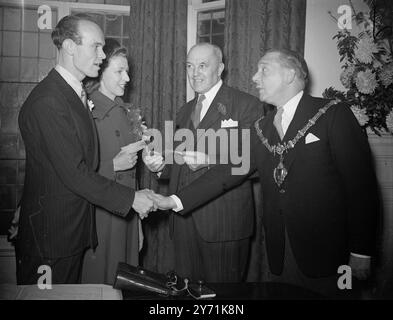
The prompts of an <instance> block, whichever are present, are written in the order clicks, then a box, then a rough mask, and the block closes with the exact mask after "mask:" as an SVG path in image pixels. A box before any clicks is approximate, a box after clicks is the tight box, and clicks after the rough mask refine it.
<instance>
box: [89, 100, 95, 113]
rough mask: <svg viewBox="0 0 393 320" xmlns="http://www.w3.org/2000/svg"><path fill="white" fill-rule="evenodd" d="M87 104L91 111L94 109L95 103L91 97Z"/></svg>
mask: <svg viewBox="0 0 393 320" xmlns="http://www.w3.org/2000/svg"><path fill="white" fill-rule="evenodd" d="M87 106H88V107H89V110H90V112H91V111H92V110H93V109H94V103H93V101H91V100H90V99H87Z"/></svg>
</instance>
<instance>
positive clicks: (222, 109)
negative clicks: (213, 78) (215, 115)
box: [217, 102, 227, 117]
mask: <svg viewBox="0 0 393 320" xmlns="http://www.w3.org/2000/svg"><path fill="white" fill-rule="evenodd" d="M217 105H218V107H217V109H218V112H219V113H221V114H222V115H223V116H224V117H225V116H226V115H227V107H226V106H225V104H222V103H221V102H219V103H218V104H217Z"/></svg>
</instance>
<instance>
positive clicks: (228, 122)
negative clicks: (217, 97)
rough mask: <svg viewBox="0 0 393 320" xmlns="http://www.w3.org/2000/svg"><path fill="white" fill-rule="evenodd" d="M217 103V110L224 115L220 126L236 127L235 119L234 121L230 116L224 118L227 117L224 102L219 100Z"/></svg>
mask: <svg viewBox="0 0 393 320" xmlns="http://www.w3.org/2000/svg"><path fill="white" fill-rule="evenodd" d="M217 105H218V106H217V108H218V112H219V113H220V114H222V115H223V117H224V120H221V128H235V127H237V126H238V122H237V121H234V120H232V119H231V118H229V119H226V118H227V107H226V106H225V105H224V104H222V103H221V102H219V103H218V104H217Z"/></svg>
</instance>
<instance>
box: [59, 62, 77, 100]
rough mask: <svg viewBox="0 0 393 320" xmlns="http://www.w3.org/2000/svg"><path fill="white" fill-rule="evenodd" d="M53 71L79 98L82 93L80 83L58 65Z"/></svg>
mask: <svg viewBox="0 0 393 320" xmlns="http://www.w3.org/2000/svg"><path fill="white" fill-rule="evenodd" d="M55 70H56V71H57V72H58V73H59V74H60V75H61V76H62V78H63V79H64V80H65V82H67V83H68V84H69V85H70V86H71V88H72V89H73V90H74V91H75V93H76V94H77V95H78V97H79V98H80V97H81V93H82V82H80V81H79V80H78V79H77V78H75V76H74V75H73V74H72V73H71V72H69V71H68V70H67V69H66V68H64V67H62V66H61V65H59V64H57V65H56V67H55Z"/></svg>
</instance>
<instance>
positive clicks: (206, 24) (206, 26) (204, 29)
mask: <svg viewBox="0 0 393 320" xmlns="http://www.w3.org/2000/svg"><path fill="white" fill-rule="evenodd" d="M198 34H199V35H200V36H202V35H206V34H210V19H209V20H204V21H198Z"/></svg>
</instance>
